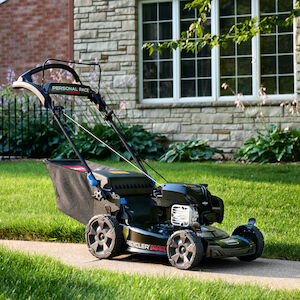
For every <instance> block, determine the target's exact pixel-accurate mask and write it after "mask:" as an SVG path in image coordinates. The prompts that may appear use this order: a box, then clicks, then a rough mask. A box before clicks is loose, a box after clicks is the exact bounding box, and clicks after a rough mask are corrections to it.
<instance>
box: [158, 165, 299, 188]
mask: <svg viewBox="0 0 300 300" xmlns="http://www.w3.org/2000/svg"><path fill="white" fill-rule="evenodd" d="M153 165H154V166H155V167H156V168H157V169H158V170H159V169H160V168H159V166H160V163H155V164H153ZM161 165H162V166H163V168H161V170H164V172H165V173H168V174H169V176H170V174H171V173H174V174H176V173H177V174H178V172H185V175H186V176H188V175H189V174H197V175H199V176H203V174H204V175H209V176H214V177H222V178H228V179H237V180H243V181H252V182H270V183H285V184H300V176H299V174H300V165H292V164H283V165H275V164H273V165H270V164H268V165H260V164H250V165H244V164H235V163H207V162H205V163H179V164H177V163H175V164H161ZM165 173H164V175H165V176H167V174H165Z"/></svg>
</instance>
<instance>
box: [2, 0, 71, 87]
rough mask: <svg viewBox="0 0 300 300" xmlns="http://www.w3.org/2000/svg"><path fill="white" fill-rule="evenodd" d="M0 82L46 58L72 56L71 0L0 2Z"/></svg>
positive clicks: (16, 0) (9, 0) (66, 57)
mask: <svg viewBox="0 0 300 300" xmlns="http://www.w3.org/2000/svg"><path fill="white" fill-rule="evenodd" d="M0 20H1V21H0V40H1V44H0V45H1V46H0V47H1V48H0V83H4V82H5V81H6V73H7V69H8V68H11V69H13V70H14V71H15V73H16V75H17V76H19V75H20V74H22V73H23V72H24V71H26V70H28V69H29V68H32V67H35V66H36V65H37V64H40V63H41V62H43V61H44V60H45V59H46V58H49V57H55V58H64V59H70V58H72V56H73V1H71V0H60V1H57V0H56V1H55V0H43V1H40V0H8V1H6V2H4V3H3V4H1V5H0Z"/></svg>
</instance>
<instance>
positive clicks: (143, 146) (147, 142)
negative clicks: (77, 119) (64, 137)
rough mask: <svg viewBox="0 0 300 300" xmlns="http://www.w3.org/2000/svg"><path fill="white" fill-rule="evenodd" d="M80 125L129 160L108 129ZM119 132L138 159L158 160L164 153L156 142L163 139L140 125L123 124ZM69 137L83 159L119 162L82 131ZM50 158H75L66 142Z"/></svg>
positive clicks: (125, 151) (117, 139)
mask: <svg viewBox="0 0 300 300" xmlns="http://www.w3.org/2000/svg"><path fill="white" fill-rule="evenodd" d="M82 125H83V126H84V127H85V128H87V129H88V130H89V131H91V132H93V133H94V135H96V136H98V137H99V138H100V139H101V140H103V141H104V142H105V143H107V144H108V145H109V146H111V147H112V148H113V149H115V150H116V151H118V152H119V153H120V154H122V155H123V156H124V157H126V158H127V159H129V158H130V154H129V153H128V152H127V150H126V149H125V147H124V145H123V144H122V142H121V141H120V139H119V137H118V136H117V134H116V133H115V132H114V131H113V130H112V129H111V128H110V127H108V126H105V125H102V124H98V125H95V126H94V127H93V128H90V127H89V126H88V125H87V124H82ZM121 131H122V134H123V136H124V137H125V140H126V141H127V142H128V144H129V145H130V146H131V147H132V148H133V149H134V152H135V154H136V155H137V156H138V157H141V158H144V159H149V160H153V159H159V157H160V156H161V155H162V153H163V152H164V147H163V145H162V144H161V143H159V142H158V141H157V139H161V140H163V139H164V138H163V137H161V136H160V137H159V136H158V135H157V134H155V133H150V132H148V131H146V130H145V129H143V127H142V126H140V125H133V126H130V125H127V124H125V125H122V129H121ZM71 137H72V139H73V141H74V143H75V145H76V146H77V147H78V149H79V152H80V153H82V154H83V156H84V157H85V158H89V159H90V158H94V159H102V160H103V159H107V160H120V158H119V156H117V155H116V154H114V153H112V152H111V151H110V150H109V149H107V148H106V147H105V146H104V145H102V144H101V143H99V142H98V141H97V140H95V139H94V138H93V137H91V136H89V135H88V134H87V133H85V132H84V131H82V130H79V131H78V133H77V134H72V135H71ZM52 156H53V157H56V158H75V157H76V156H75V153H74V151H73V149H72V148H71V146H70V145H69V143H68V142H67V141H65V142H63V143H62V144H61V145H60V146H59V147H58V148H57V149H55V150H54V151H53V153H52Z"/></svg>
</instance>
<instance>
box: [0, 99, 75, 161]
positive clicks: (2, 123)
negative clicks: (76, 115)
mask: <svg viewBox="0 0 300 300" xmlns="http://www.w3.org/2000/svg"><path fill="white" fill-rule="evenodd" d="M72 112H73V110H72V105H68V114H70V115H72ZM0 117H1V120H0V156H1V157H2V158H11V157H37V158H38V157H49V156H50V155H51V152H52V150H53V148H54V147H55V146H57V145H59V143H60V142H61V140H62V136H61V134H60V132H59V130H58V128H57V125H56V123H55V122H53V119H52V116H51V114H50V112H49V110H47V109H46V108H44V107H42V106H41V105H40V104H39V102H37V101H36V100H34V99H32V98H30V97H20V98H5V97H0Z"/></svg>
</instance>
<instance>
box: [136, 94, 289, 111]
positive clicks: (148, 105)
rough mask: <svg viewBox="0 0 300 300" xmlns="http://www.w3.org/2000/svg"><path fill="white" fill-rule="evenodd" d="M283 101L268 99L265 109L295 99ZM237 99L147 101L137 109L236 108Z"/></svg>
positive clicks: (250, 102) (282, 99)
mask: <svg viewBox="0 0 300 300" xmlns="http://www.w3.org/2000/svg"><path fill="white" fill-rule="evenodd" d="M280 98H281V99H278V97H277V96H276V98H275V99H272V98H271V96H270V97H269V98H268V100H267V101H266V104H264V106H265V107H268V106H278V105H280V104H281V103H282V102H283V101H287V100H292V99H293V98H294V96H293V95H282V96H280ZM235 101H236V99H235V98H232V100H229V99H228V100H225V99H224V98H223V99H222V100H219V101H201V100H200V101H185V102H174V101H173V102H171V101H168V102H166V101H165V102H158V101H153V102H150V101H147V102H142V103H137V104H136V108H137V109H154V108H195V107H200V108H201V107H235V106H236V104H235ZM241 101H242V102H243V104H244V105H245V106H247V105H248V104H249V105H251V106H253V105H258V104H261V103H262V100H253V99H249V100H247V99H242V98H241Z"/></svg>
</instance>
